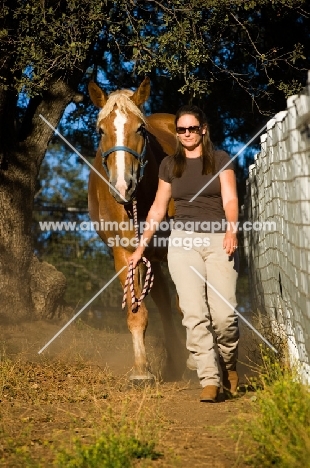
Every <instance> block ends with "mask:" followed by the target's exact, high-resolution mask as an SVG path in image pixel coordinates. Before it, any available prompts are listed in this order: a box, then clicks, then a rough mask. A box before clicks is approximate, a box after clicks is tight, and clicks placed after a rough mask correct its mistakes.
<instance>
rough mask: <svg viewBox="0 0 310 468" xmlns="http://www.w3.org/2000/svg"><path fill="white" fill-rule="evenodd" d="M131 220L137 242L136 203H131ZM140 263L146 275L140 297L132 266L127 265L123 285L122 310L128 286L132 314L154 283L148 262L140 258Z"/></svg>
mask: <svg viewBox="0 0 310 468" xmlns="http://www.w3.org/2000/svg"><path fill="white" fill-rule="evenodd" d="M132 207H133V220H134V227H135V236H136V239H137V241H138V242H139V229H138V214H137V201H136V200H134V201H133V205H132ZM141 262H143V263H144V264H145V266H146V268H147V270H146V275H145V281H144V285H143V289H142V292H141V296H140V297H139V298H137V297H136V294H135V287H134V277H135V269H136V268H133V267H132V264H130V265H129V267H128V273H127V277H126V281H125V285H124V296H123V302H122V309H124V308H125V307H126V299H127V291H128V286H129V289H130V295H131V310H132V312H138V309H139V307H140V305H141V302H142V301H143V299H144V298H145V296H147V295H148V293H149V292H150V291H151V289H152V286H153V283H154V273H153V272H152V267H151V263H150V261H149V260H148V259H147V258H145V257H142V258H141Z"/></svg>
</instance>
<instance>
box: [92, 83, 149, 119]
mask: <svg viewBox="0 0 310 468" xmlns="http://www.w3.org/2000/svg"><path fill="white" fill-rule="evenodd" d="M133 94H134V92H133V91H131V90H129V89H123V90H121V91H114V92H113V93H111V94H110V95H109V98H108V100H107V103H106V104H105V106H104V107H103V108H102V109H101V111H100V112H99V114H98V119H97V126H98V125H99V122H100V120H102V119H105V118H106V117H107V116H108V115H109V114H111V112H112V111H113V109H114V107H115V106H117V107H118V109H119V110H120V112H121V113H122V114H125V115H126V116H127V115H128V112H132V113H133V114H135V115H136V116H137V117H139V118H140V119H142V120H143V122H144V123H146V120H145V115H144V114H143V112H142V111H141V109H139V107H137V106H136V105H135V103H134V102H133V101H132V100H131V99H130V96H132V95H133Z"/></svg>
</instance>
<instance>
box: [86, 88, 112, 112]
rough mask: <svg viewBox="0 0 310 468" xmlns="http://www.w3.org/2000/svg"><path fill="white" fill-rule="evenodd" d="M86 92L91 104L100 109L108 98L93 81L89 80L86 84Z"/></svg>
mask: <svg viewBox="0 0 310 468" xmlns="http://www.w3.org/2000/svg"><path fill="white" fill-rule="evenodd" d="M88 92H89V95H90V99H91V100H92V102H93V104H95V106H96V107H99V108H100V109H102V107H104V106H105V104H106V102H107V100H108V96H107V94H106V93H105V92H104V91H103V90H102V89H101V88H99V86H98V85H96V83H94V82H93V81H90V82H89V84H88Z"/></svg>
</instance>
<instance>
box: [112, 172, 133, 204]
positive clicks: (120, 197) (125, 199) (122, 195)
mask: <svg viewBox="0 0 310 468" xmlns="http://www.w3.org/2000/svg"><path fill="white" fill-rule="evenodd" d="M110 184H111V185H110V193H111V195H113V197H114V198H115V200H116V201H117V202H118V203H122V204H124V203H129V202H130V201H131V200H132V197H133V195H134V193H135V190H136V187H137V179H136V177H135V176H132V175H130V176H127V177H125V178H124V179H118V180H116V181H113V180H110Z"/></svg>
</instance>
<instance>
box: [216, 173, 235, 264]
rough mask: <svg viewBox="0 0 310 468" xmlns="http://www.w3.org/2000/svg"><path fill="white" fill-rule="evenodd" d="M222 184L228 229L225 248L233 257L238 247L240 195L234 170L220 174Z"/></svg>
mask: <svg viewBox="0 0 310 468" xmlns="http://www.w3.org/2000/svg"><path fill="white" fill-rule="evenodd" d="M219 178H220V182H221V196H222V201H223V208H224V211H225V216H226V221H227V229H226V234H225V237H224V242H223V248H224V249H226V253H227V254H228V255H231V254H233V253H234V251H235V250H236V248H237V247H238V240H237V232H238V195H237V183H236V176H235V173H234V171H233V170H232V169H226V170H224V171H222V172H221V173H220V174H219Z"/></svg>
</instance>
